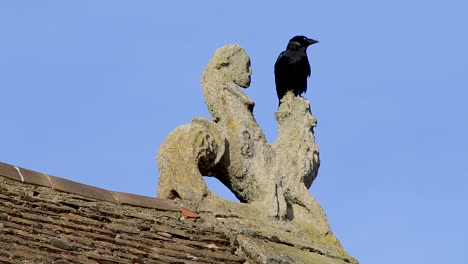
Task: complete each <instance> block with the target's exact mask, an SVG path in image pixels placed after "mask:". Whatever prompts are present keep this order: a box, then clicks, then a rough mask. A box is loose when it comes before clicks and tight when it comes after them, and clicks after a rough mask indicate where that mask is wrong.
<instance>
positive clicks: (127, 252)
mask: <svg viewBox="0 0 468 264" xmlns="http://www.w3.org/2000/svg"><path fill="white" fill-rule="evenodd" d="M202 220H203V219H201V220H200V219H199V220H198V221H197V220H195V219H193V218H188V219H184V218H183V217H182V208H181V207H180V206H179V205H177V204H176V203H175V202H173V201H170V200H163V199H157V198H151V197H146V196H140V195H135V194H129V193H122V192H112V191H108V190H104V189H100V188H96V187H93V186H89V185H85V184H80V183H77V182H73V181H69V180H66V179H63V178H59V177H54V176H50V175H46V174H42V173H38V172H34V171H31V170H28V169H24V168H19V167H16V166H12V165H9V164H5V163H0V263H245V262H246V258H245V257H244V256H243V254H242V253H241V252H240V251H239V250H238V247H239V246H238V245H237V242H235V240H234V239H232V238H231V237H229V235H226V234H225V233H223V232H221V231H217V230H214V229H213V228H210V227H207V226H204V225H203V224H202V223H203V221H202Z"/></svg>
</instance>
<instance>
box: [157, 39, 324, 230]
mask: <svg viewBox="0 0 468 264" xmlns="http://www.w3.org/2000/svg"><path fill="white" fill-rule="evenodd" d="M251 73H252V70H251V68H250V59H249V57H248V56H247V54H246V52H245V50H244V49H243V48H241V47H240V46H237V45H227V46H224V47H222V48H220V49H218V50H217V51H216V52H215V53H214V55H213V57H212V59H211V60H210V62H209V63H208V66H207V67H206V69H205V71H204V72H203V76H202V81H201V86H202V90H203V95H204V97H205V102H206V104H207V106H208V109H209V111H210V113H211V116H212V120H207V119H203V118H195V119H194V120H193V121H192V122H191V123H189V124H186V125H182V126H180V127H178V128H176V129H175V130H174V131H173V132H171V134H170V135H169V136H168V138H167V139H166V141H165V142H164V143H163V144H162V146H161V148H160V150H159V152H158V164H159V171H160V175H159V184H158V194H159V196H160V197H161V198H176V197H178V198H181V199H185V200H192V201H197V202H203V200H204V199H206V198H208V197H213V196H215V195H214V194H213V193H211V192H210V190H209V189H208V187H207V186H206V184H205V182H204V180H203V176H213V177H216V178H217V179H219V180H220V181H221V182H222V183H223V184H225V185H226V186H227V187H228V188H229V189H230V190H231V191H232V192H233V193H234V194H235V195H236V197H237V198H238V199H239V200H240V201H241V202H243V203H247V204H250V205H252V206H255V207H257V208H260V210H261V211H262V212H263V213H264V214H265V215H266V216H269V217H275V218H279V219H286V218H287V219H290V220H297V219H301V221H306V222H309V223H310V224H311V225H312V226H313V227H314V228H315V229H317V230H320V232H329V227H328V223H327V221H326V217H325V214H324V213H323V210H322V209H321V207H320V205H319V204H318V203H317V202H316V201H315V199H314V198H313V197H312V196H311V194H310V193H309V191H308V188H309V187H310V186H311V184H312V182H313V180H314V179H315V177H316V176H317V172H318V168H319V163H320V161H319V151H318V147H317V145H316V144H315V137H314V134H313V127H315V126H316V119H315V118H314V117H313V116H312V114H311V112H310V105H309V102H308V101H307V100H305V99H304V98H299V97H295V96H294V95H293V94H292V93H287V94H286V95H285V96H284V97H283V98H282V100H281V104H280V107H279V109H278V112H277V113H276V119H277V121H278V129H279V135H278V139H277V141H276V142H275V143H274V144H272V145H270V144H268V142H267V141H266V139H265V136H264V133H263V131H262V130H261V128H260V127H259V126H258V124H257V122H256V120H255V117H254V116H253V108H254V103H253V102H252V101H251V100H250V99H249V98H248V97H247V96H246V95H245V93H244V92H242V90H241V87H243V88H247V87H248V86H249V85H250V75H251Z"/></svg>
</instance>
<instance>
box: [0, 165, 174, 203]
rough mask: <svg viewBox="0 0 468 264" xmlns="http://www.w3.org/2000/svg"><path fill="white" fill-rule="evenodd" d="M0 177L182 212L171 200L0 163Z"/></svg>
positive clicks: (102, 198) (103, 198)
mask: <svg viewBox="0 0 468 264" xmlns="http://www.w3.org/2000/svg"><path fill="white" fill-rule="evenodd" d="M0 176H1V177H6V178H9V179H12V180H15V181H19V182H22V183H25V184H33V185H39V186H43V187H48V188H51V189H53V190H57V191H61V192H67V193H73V194H77V195H81V196H84V197H88V198H92V199H96V200H100V201H107V202H111V203H115V204H124V205H131V206H138V207H146V208H153V209H157V210H162V211H174V212H180V211H181V210H182V208H181V207H180V206H178V205H177V204H176V203H175V202H174V201H172V200H167V199H161V198H154V197H149V196H143V195H138V194H131V193H125V192H116V191H109V190H106V189H102V188H98V187H94V186H91V185H87V184H83V183H79V182H75V181H70V180H67V179H64V178H60V177H56V176H51V175H48V174H45V173H40V172H37V171H33V170H29V169H25V168H21V167H18V166H15V165H11V164H7V163H4V162H0Z"/></svg>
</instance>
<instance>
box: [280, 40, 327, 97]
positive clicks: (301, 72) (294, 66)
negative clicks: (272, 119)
mask: <svg viewBox="0 0 468 264" xmlns="http://www.w3.org/2000/svg"><path fill="white" fill-rule="evenodd" d="M317 42H318V41H317V40H314V39H310V38H307V37H304V36H295V37H293V38H292V39H291V40H289V43H288V46H287V47H286V50H285V51H283V52H281V53H280V55H279V56H278V59H277V60H276V63H275V83H276V92H277V94H278V100H281V98H283V96H284V95H285V94H286V92H288V91H292V92H293V93H294V95H295V96H298V95H301V94H302V93H305V92H307V78H308V77H309V76H310V64H309V60H308V58H307V53H306V51H307V47H308V46H309V45H312V44H315V43H317Z"/></svg>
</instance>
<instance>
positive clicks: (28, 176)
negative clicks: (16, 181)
mask: <svg viewBox="0 0 468 264" xmlns="http://www.w3.org/2000/svg"><path fill="white" fill-rule="evenodd" d="M18 169H19V172H20V175H21V176H22V177H23V181H24V182H27V183H32V184H36V185H41V186H46V187H52V185H51V184H50V179H49V176H48V175H47V174H43V173H39V172H37V171H32V170H28V169H24V168H18Z"/></svg>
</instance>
